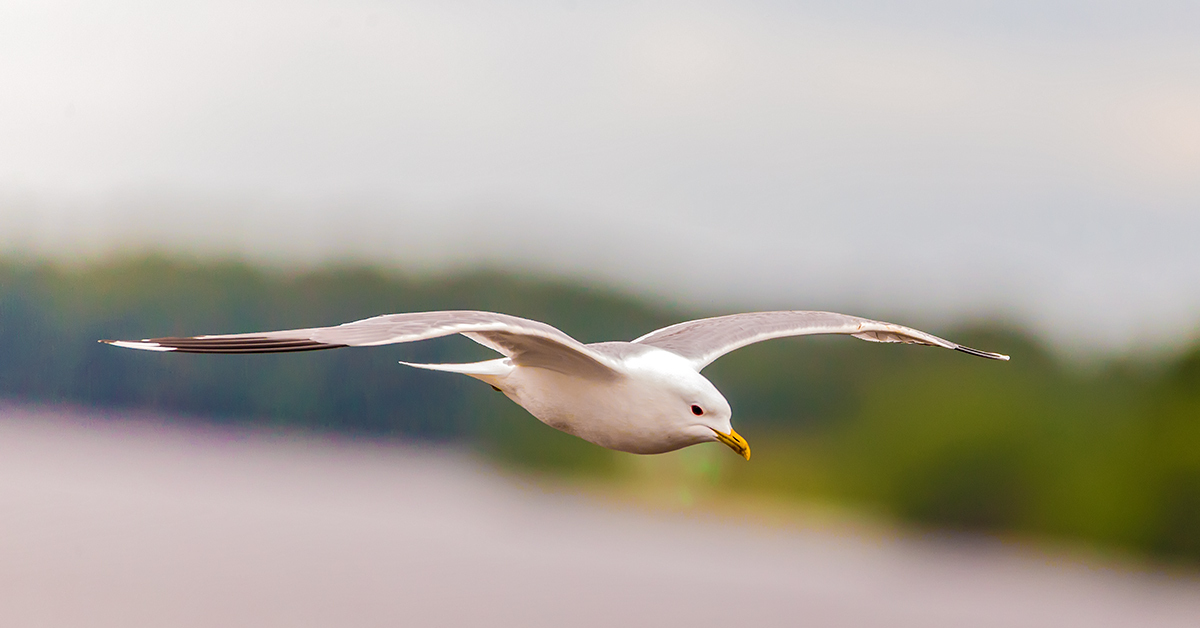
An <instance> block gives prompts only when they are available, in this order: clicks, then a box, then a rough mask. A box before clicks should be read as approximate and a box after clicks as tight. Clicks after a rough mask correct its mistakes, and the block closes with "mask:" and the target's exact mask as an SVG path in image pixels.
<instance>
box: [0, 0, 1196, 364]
mask: <svg viewBox="0 0 1200 628" xmlns="http://www.w3.org/2000/svg"><path fill="white" fill-rule="evenodd" d="M896 4H897V3H890V2H882V1H881V2H870V1H862V2H854V1H840V2H832V1H830V2H814V3H800V2H746V1H743V2H736V3H732V2H731V3H703V2H687V3H683V2H681V3H674V4H672V3H666V4H651V3H644V2H630V3H621V2H613V3H605V4H599V3H583V2H566V1H559V2H522V1H519V2H507V3H482V2H481V3H469V2H467V3H450V2H419V3H401V2H374V1H340V2H302V1H301V2H297V1H287V2H283V1H279V0H249V1H246V0H239V1H237V2H232V1H230V2H225V1H223V0H207V1H205V2H194V3H192V2H172V3H151V2H133V1H130V0H110V1H109V2H104V3H96V2H83V1H80V2H70V1H65V0H39V1H36V2H22V1H19V0H8V1H7V2H5V3H4V4H3V5H0V86H2V87H0V254H5V253H10V254H24V255H28V254H34V255H52V256H59V257H74V258H78V257H84V258H94V257H96V256H102V255H107V254H111V253H113V252H116V251H131V250H133V251H136V250H147V249H158V250H167V251H186V252H189V253H199V254H204V255H239V256H245V257H250V258H253V259H259V260H264V261H269V262H272V263H276V264H311V263H315V262H320V261H324V260H329V259H338V260H345V259H356V260H368V261H376V262H383V263H386V264H389V265H393V266H397V267H403V268H413V269H423V270H428V269H434V270H441V269H446V268H461V267H473V266H479V265H489V266H500V267H506V268H512V269H519V270H529V269H532V270H537V271H542V272H551V273H554V274H559V275H567V276H571V277H584V278H592V279H598V280H601V281H604V282H606V283H608V284H612V285H616V286H620V287H624V288H628V289H632V290H636V291H639V292H646V293H653V294H657V295H661V296H662V297H664V298H668V299H671V300H674V301H678V302H683V303H687V304H693V305H700V306H703V307H707V308H709V309H736V308H741V307H772V308H774V307H779V308H797V309H817V308H822V309H828V308H839V309H852V310H853V311H854V312H855V313H860V314H864V315H868V316H891V317H896V316H900V317H902V318H903V320H904V321H905V322H910V323H913V324H918V323H919V324H923V325H926V326H929V325H931V324H932V325H935V326H936V325H938V324H944V323H947V322H950V321H955V320H960V319H963V318H973V317H976V318H977V317H987V318H997V317H998V318H1002V319H1005V320H1010V321H1014V322H1017V323H1020V324H1024V325H1028V326H1030V327H1032V328H1033V329H1035V330H1037V331H1039V332H1040V333H1043V334H1045V335H1047V336H1048V337H1050V338H1052V339H1054V340H1055V341H1056V342H1058V343H1059V344H1060V345H1062V346H1064V347H1075V348H1077V347H1080V346H1086V345H1094V346H1100V347H1103V348H1105V349H1106V350H1110V349H1121V348H1127V347H1130V346H1134V345H1144V346H1156V347H1162V346H1168V345H1170V344H1171V343H1172V342H1174V341H1173V340H1172V337H1173V335H1178V334H1183V335H1185V336H1187V337H1189V338H1194V337H1195V336H1196V333H1197V332H1198V331H1200V37H1197V35H1196V33H1200V8H1197V7H1200V5H1196V4H1194V3H1185V2H1179V3H1153V2H1128V3H1114V2H1067V1H1056V0H1047V1H1042V2H1022V1H1009V2H994V3H961V2H912V3H907V4H905V5H904V6H903V7H899V6H896ZM968 4H969V5H971V6H970V7H966V6H965V5H968Z"/></svg>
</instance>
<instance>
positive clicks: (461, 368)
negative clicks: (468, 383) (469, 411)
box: [400, 358, 513, 386]
mask: <svg viewBox="0 0 1200 628" xmlns="http://www.w3.org/2000/svg"><path fill="white" fill-rule="evenodd" d="M400 363H401V364H403V365H405V366H412V367H415V368H419V369H427V370H430V371H446V372H447V373H462V374H463V375H470V376H471V377H474V378H475V379H478V380H482V381H485V382H487V383H489V384H492V385H493V386H494V385H495V383H496V379H498V378H502V377H505V376H507V375H508V374H509V373H511V372H512V370H513V364H512V361H511V360H509V359H508V358H497V359H495V360H485V361H483V362H471V363H468V364H417V363H414V362H403V361H401V362H400Z"/></svg>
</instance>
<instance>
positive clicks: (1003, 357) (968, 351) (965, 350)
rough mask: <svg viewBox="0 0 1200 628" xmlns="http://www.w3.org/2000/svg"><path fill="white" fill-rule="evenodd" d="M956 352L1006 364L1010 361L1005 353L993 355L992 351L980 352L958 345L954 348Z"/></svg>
mask: <svg viewBox="0 0 1200 628" xmlns="http://www.w3.org/2000/svg"><path fill="white" fill-rule="evenodd" d="M954 350H955V351H962V352H963V353H966V354H969V355H975V356H979V357H981V358H987V359H989V360H1004V361H1005V362H1007V361H1008V356H1007V355H1004V354H1003V353H992V352H991V351H980V350H979V349H972V348H971V347H964V346H962V345H958V346H956V347H954Z"/></svg>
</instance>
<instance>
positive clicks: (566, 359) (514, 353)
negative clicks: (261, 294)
mask: <svg viewBox="0 0 1200 628" xmlns="http://www.w3.org/2000/svg"><path fill="white" fill-rule="evenodd" d="M451 334H462V335H464V336H466V337H468V338H470V339H471V340H474V341H475V342H478V343H479V344H482V345H484V346H486V347H488V348H490V349H493V350H495V351H497V352H499V353H502V354H504V355H505V356H507V357H508V358H510V359H511V360H512V361H513V363H514V364H518V365H521V366H531V367H538V368H545V369H550V370H553V371H559V372H561V373H566V374H570V375H582V376H588V377H600V378H610V377H615V376H616V375H617V374H618V371H617V370H616V365H615V364H614V363H613V362H612V360H610V359H609V358H607V357H605V356H603V355H601V354H599V353H597V352H595V351H592V350H591V349H589V348H587V347H586V346H584V345H583V343H581V342H579V341H578V340H575V339H574V338H572V337H570V336H568V335H567V334H565V333H563V332H561V331H559V330H558V329H556V328H554V327H552V326H550V325H547V324H545V323H540V322H538V321H532V320H529V319H526V318H520V317H517V316H509V315H507V314H497V313H495V312H479V311H472V310H456V311H445V312H412V313H407V314H385V315H383V316H375V317H373V318H367V319H363V320H360V321H354V322H352V323H344V324H342V325H337V326H334V327H311V328H307V329H289V330H283V331H266V332H258V333H249V334H222V335H216V336H191V337H168V338H147V339H145V340H138V341H128V340H102V341H101V342H105V343H108V344H112V345H116V346H119V347H127V348H130V349H144V350H148V351H177V352H180V353H279V352H284V351H312V350H316V349H334V348H337V347H373V346H378V345H387V344H396V343H403V342H415V341H418V340H428V339H431V338H439V337H441V336H449V335H451Z"/></svg>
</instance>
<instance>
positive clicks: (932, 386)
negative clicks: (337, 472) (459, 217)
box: [0, 258, 1200, 561]
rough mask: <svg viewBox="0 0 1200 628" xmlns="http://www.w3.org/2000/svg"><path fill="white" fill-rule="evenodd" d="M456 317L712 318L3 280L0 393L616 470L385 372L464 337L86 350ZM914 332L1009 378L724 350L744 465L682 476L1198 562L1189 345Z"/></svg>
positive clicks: (1197, 374) (843, 342) (334, 286)
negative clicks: (1085, 350) (490, 313)
mask: <svg viewBox="0 0 1200 628" xmlns="http://www.w3.org/2000/svg"><path fill="white" fill-rule="evenodd" d="M796 305H797V307H803V304H796ZM459 308H461V309H485V310H496V311H502V312H507V313H510V314H515V315H519V316H526V317H529V318H534V319H538V320H543V321H546V322H548V323H550V324H552V325H555V326H557V327H559V328H561V329H563V330H564V331H566V332H567V333H569V334H571V335H573V336H574V337H576V338H578V339H579V340H582V341H584V342H593V341H600V340H611V339H622V338H624V339H632V338H634V337H637V336H639V335H641V334H642V333H645V332H646V331H648V330H651V329H655V328H657V327H659V326H663V325H666V324H669V323H672V322H676V321H679V320H683V319H687V318H693V317H696V316H702V315H706V314H714V312H688V311H681V310H672V309H670V308H666V307H660V306H658V305H656V304H649V303H645V302H642V301H639V300H636V299H633V298H631V297H628V296H624V295H621V294H618V293H616V292H612V291H605V290H601V289H595V288H588V287H582V286H576V285H570V284H567V283H562V282H549V281H540V280H534V279H529V278H522V277H513V276H508V275H504V274H498V273H472V274H463V275H457V276H447V277H440V278H429V277H421V278H413V277H406V276H403V275H399V274H388V273H383V272H380V271H377V270H372V269H369V268H362V267H345V268H326V269H323V270H318V271H313V272H306V273H302V274H284V273H275V272H270V271H264V270H261V269H256V268H252V267H249V266H245V265H242V264H237V263H188V262H181V261H174V260H167V259H155V258H150V259H138V260H124V261H117V262H112V263H107V264H103V265H95V266H90V267H60V266H55V265H50V264H25V263H18V262H5V263H0V396H2V397H5V398H8V399H18V400H29V401H37V402H48V403H73V404H87V405H96V406H106V407H114V408H130V409H134V408H136V409H144V410H160V411H170V412H171V413H183V414H188V415H192V416H195V417H197V420H206V421H218V422H254V423H258V424H264V425H277V426H287V427H296V428H305V429H317V430H328V431H336V432H340V433H350V434H362V435H368V436H400V437H407V438H420V439H433V440H460V441H464V442H470V443H473V444H475V445H477V446H479V447H481V448H482V449H484V450H485V451H487V452H489V453H490V454H492V455H494V456H497V457H499V458H501V459H503V460H507V461H509V462H512V463H514V464H520V465H524V466H528V467H532V468H537V469H541V470H546V471H550V472H555V473H563V474H592V475H609V476H616V475H620V474H621V473H624V472H625V471H623V470H627V469H628V468H629V465H630V464H633V463H631V462H630V460H631V459H632V457H631V456H627V455H624V454H618V453H614V452H609V451H607V450H603V449H600V448H598V447H594V446H592V445H589V444H587V443H584V442H582V441H579V440H577V439H574V438H572V437H569V436H566V435H563V434H560V433H558V432H556V431H554V430H552V429H550V428H548V427H545V426H543V425H541V424H540V423H538V422H537V421H536V420H534V419H532V418H531V417H529V416H528V415H527V414H525V412H524V411H523V410H521V409H520V408H518V407H516V406H515V405H513V404H512V403H511V402H509V401H508V400H507V399H504V398H503V397H502V396H500V395H497V394H495V393H494V392H492V391H491V390H490V389H489V388H488V387H487V386H485V385H483V384H481V383H479V382H475V381H473V380H470V379H467V378H463V377H455V376H451V375H446V374H440V373H431V372H426V371H420V370H416V369H410V368H405V367H402V366H400V365H398V364H396V361H397V360H407V361H418V362H441V361H461V360H470V359H481V358H484V357H486V356H488V355H489V352H488V351H487V350H486V349H483V348H482V347H478V346H476V345H475V344H474V343H472V342H470V341H467V340H465V339H462V338H457V337H455V338H448V339H440V340H435V341H429V342H424V343H417V344H413V345H402V346H392V347H379V348H375V349H372V350H337V351H321V352H306V353H296V354H283V355H261V356H204V355H171V354H167V355H164V354H156V353H149V352H136V351H124V350H119V349H116V348H113V347H109V346H104V345H100V344H98V343H97V342H96V340H97V339H100V338H144V337H154V336H167V335H194V334H202V333H232V332H243V331H257V330H267V329H283V328H292V327H310V326H320V325H331V324H337V323H342V322H346V321H350V320H355V319H359V318H365V317H368V316H373V315H376V314H381V313H389V312H403V311H420V310H434V309H459ZM895 322H900V323H906V324H911V325H914V326H917V327H921V324H920V321H911V320H898V321H895ZM927 331H931V332H933V333H938V334H940V335H944V336H947V337H949V338H952V339H953V340H955V341H959V342H964V343H966V344H969V345H972V346H977V347H979V348H982V349H988V350H994V351H1001V352H1004V353H1009V354H1011V355H1012V356H1013V361H1012V362H1010V363H995V362H990V361H985V360H978V359H973V358H970V357H968V356H964V355H961V354H957V353H954V352H948V351H936V350H932V349H928V348H922V347H909V346H880V345H875V344H871V343H864V342H860V341H856V340H852V339H847V338H807V339H801V340H791V341H776V342H771V343H765V344H761V345H756V346H752V347H749V348H746V349H743V350H740V351H738V352H735V353H733V354H731V355H729V356H727V357H725V358H722V359H721V360H719V361H718V362H716V363H715V364H714V365H713V366H712V367H710V368H709V369H708V370H706V371H705V374H706V375H707V376H708V377H709V378H710V379H712V380H713V382H714V383H715V384H716V385H717V386H718V387H719V388H720V389H721V390H722V391H723V392H724V393H725V394H726V396H727V397H728V398H729V401H730V403H731V404H732V406H733V408H734V421H735V425H737V427H738V430H739V432H741V433H742V434H743V435H744V436H746V438H747V439H748V440H749V441H750V443H751V445H752V446H753V449H754V460H753V461H752V462H750V463H749V464H746V463H744V462H742V461H741V460H740V459H737V458H736V457H734V456H731V455H727V456H715V455H713V454H715V453H716V452H717V450H715V449H710V450H707V452H706V453H705V454H704V455H703V456H701V457H698V458H695V460H698V461H699V462H698V463H697V464H698V466H697V469H696V471H695V476H696V477H697V478H700V479H699V480H697V481H700V482H703V483H706V485H708V486H710V487H712V489H713V490H718V491H719V490H724V489H738V490H742V491H751V492H758V493H762V494H766V495H775V496H783V497H787V498H800V499H821V500H829V501H833V502H839V503H850V504H855V505H857V506H859V507H867V508H873V509H876V510H878V511H880V512H883V513H885V514H887V515H890V516H895V517H898V518H902V519H905V520H909V521H914V522H918V523H922V524H927V525H933V526H940V527H948V528H954V529H965V530H976V531H987V532H999V533H1009V532H1012V533H1017V534H1036V535H1052V536H1056V537H1062V538H1071V539H1078V540H1082V541H1085V542H1089V543H1094V544H1096V545H1098V546H1102V547H1107V546H1112V547H1122V548H1129V549H1134V550H1137V551H1142V552H1147V553H1151V554H1154V555H1157V556H1162V557H1169V558H1173V559H1183V560H1187V561H1200V347H1193V348H1192V349H1191V350H1189V351H1188V352H1186V353H1185V354H1184V356H1183V357H1182V358H1180V359H1178V360H1176V361H1174V362H1171V363H1155V364H1145V363H1143V362H1135V361H1133V360H1115V361H1112V362H1110V363H1107V364H1100V365H1091V366H1090V367H1089V368H1087V369H1086V370H1082V369H1080V368H1079V367H1078V366H1069V365H1066V364H1064V363H1062V362H1060V361H1058V360H1056V359H1055V357H1054V356H1053V355H1050V354H1049V353H1047V352H1046V351H1045V350H1044V349H1043V348H1042V347H1041V346H1040V345H1039V344H1038V343H1037V342H1036V341H1034V340H1033V339H1031V338H1030V337H1028V336H1024V335H1022V334H1020V333H1018V332H1014V331H1013V330H1007V329H987V328H974V329H958V330H943V329H928V330H927ZM695 449H697V450H699V449H702V448H695ZM722 453H728V452H722ZM672 455H674V454H672Z"/></svg>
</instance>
